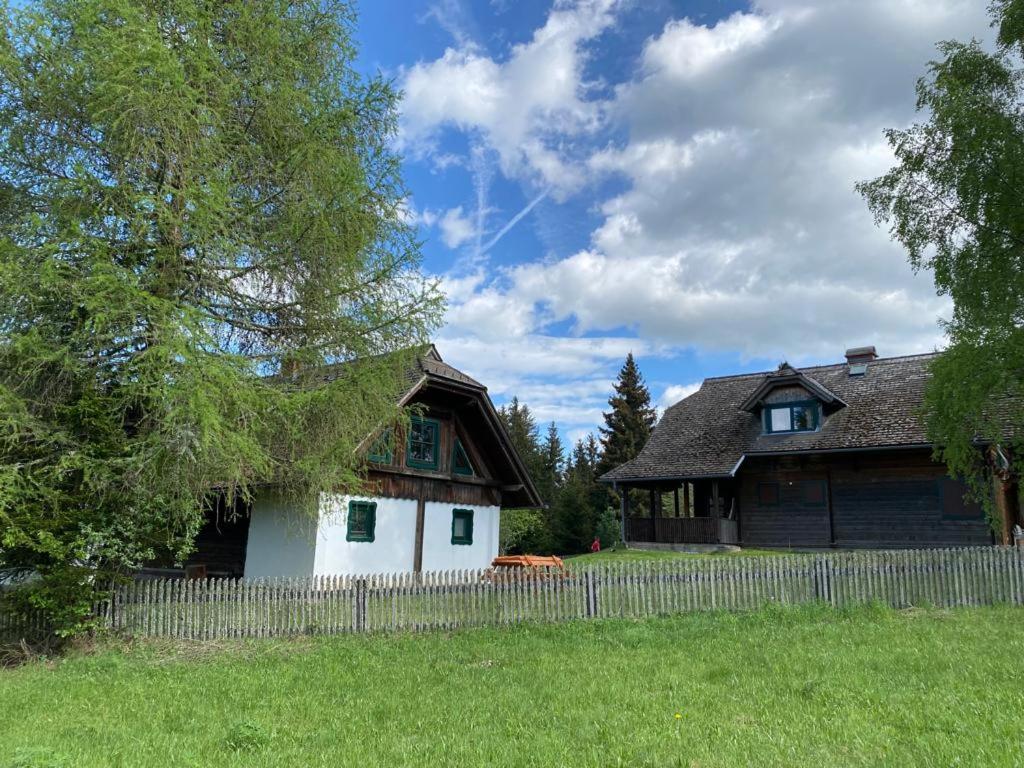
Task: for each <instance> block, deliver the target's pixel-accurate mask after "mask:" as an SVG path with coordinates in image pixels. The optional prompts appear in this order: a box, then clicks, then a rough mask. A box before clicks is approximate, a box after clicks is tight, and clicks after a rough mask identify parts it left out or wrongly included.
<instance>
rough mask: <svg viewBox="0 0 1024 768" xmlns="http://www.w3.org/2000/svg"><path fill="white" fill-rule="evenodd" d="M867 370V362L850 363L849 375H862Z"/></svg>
mask: <svg viewBox="0 0 1024 768" xmlns="http://www.w3.org/2000/svg"><path fill="white" fill-rule="evenodd" d="M867 372H868V364H867V363H850V375H851V376H863V375H864V374H865V373H867Z"/></svg>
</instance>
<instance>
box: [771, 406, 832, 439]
mask: <svg viewBox="0 0 1024 768" xmlns="http://www.w3.org/2000/svg"><path fill="white" fill-rule="evenodd" d="M820 421H821V411H820V408H819V405H818V402H817V401H815V400H802V401H800V402H796V403H778V404H773V405H766V406H765V408H764V431H765V433H767V434H778V433H784V432H813V431H814V430H816V429H817V428H818V424H819V423H820Z"/></svg>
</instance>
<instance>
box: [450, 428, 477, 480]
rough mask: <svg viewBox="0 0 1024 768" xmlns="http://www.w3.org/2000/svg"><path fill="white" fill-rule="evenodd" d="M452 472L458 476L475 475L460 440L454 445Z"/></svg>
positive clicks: (456, 439) (457, 439) (456, 440)
mask: <svg viewBox="0 0 1024 768" xmlns="http://www.w3.org/2000/svg"><path fill="white" fill-rule="evenodd" d="M452 472H453V473H454V474H456V475H474V474H476V473H475V472H474V471H473V465H472V464H471V463H470V461H469V456H467V455H466V449H465V448H464V447H463V446H462V442H461V441H460V440H459V438H457V437H456V438H455V441H454V442H453V443H452Z"/></svg>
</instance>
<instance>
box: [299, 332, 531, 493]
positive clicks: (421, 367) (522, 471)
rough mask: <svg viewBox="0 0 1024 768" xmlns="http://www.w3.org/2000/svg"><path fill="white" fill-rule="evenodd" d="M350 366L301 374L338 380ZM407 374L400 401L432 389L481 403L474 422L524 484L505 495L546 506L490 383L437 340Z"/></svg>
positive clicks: (314, 380)
mask: <svg viewBox="0 0 1024 768" xmlns="http://www.w3.org/2000/svg"><path fill="white" fill-rule="evenodd" d="M347 369H349V364H348V363H344V362H343V363H334V364H331V365H324V366H320V367H319V368H316V369H313V370H308V371H303V372H302V374H301V378H302V382H303V384H302V385H303V386H317V385H319V384H326V383H329V382H331V381H335V380H336V379H338V378H340V377H341V376H343V375H344V374H345V371H346V370H347ZM404 378H405V386H404V388H403V391H402V394H401V396H400V397H399V399H398V402H399V404H400V405H403V406H404V405H407V404H409V403H410V402H412V401H413V400H414V399H415V398H416V397H418V396H422V395H423V394H424V392H425V391H426V390H430V389H434V390H444V391H447V392H455V393H457V394H459V395H465V396H466V397H467V398H468V399H469V400H470V401H471V402H473V403H475V404H476V405H477V406H478V407H477V408H476V409H475V411H476V414H475V416H476V417H475V418H473V420H472V421H473V424H474V425H475V426H477V427H478V428H484V429H486V430H487V432H488V437H489V441H488V442H489V443H490V445H491V446H492V448H493V449H494V451H495V452H496V454H497V457H498V458H499V459H500V460H501V462H502V464H503V465H504V467H505V468H506V470H507V471H508V473H509V474H510V475H511V477H510V478H509V479H514V480H515V484H516V485H518V486H520V487H519V488H518V489H515V490H506V492H505V494H504V496H503V498H508V500H509V501H510V502H511V505H513V506H517V507H541V506H543V502H542V501H541V498H540V494H539V492H538V491H537V488H536V486H535V485H534V484H533V480H532V478H531V477H530V473H529V472H528V471H527V469H526V465H525V464H524V463H523V460H522V457H521V456H520V455H519V453H518V452H517V451H516V449H515V446H514V445H513V444H512V438H511V437H509V434H508V432H507V431H506V430H505V425H504V423H503V422H502V420H501V417H500V416H498V412H497V410H496V409H495V407H494V403H492V402H491V398H490V395H488V394H487V387H485V386H484V385H483V384H481V383H480V382H479V381H477V380H476V379H474V378H473V377H472V376H469V375H467V374H465V373H463V372H462V371H460V370H459V369H458V368H455V367H454V366H452V365H449V364H448V363H446V362H445V361H444V360H443V359H442V357H441V353H440V352H438V351H437V347H436V346H434V345H433V344H430V345H429V346H427V347H426V348H425V349H424V351H423V352H422V353H421V354H419V355H417V356H416V357H415V358H414V359H413V361H412V363H411V364H410V365H409V367H408V368H407V369H406V371H405V373H404ZM371 437H372V435H367V438H366V441H364V445H365V444H366V442H368V441H369V440H370V438H371Z"/></svg>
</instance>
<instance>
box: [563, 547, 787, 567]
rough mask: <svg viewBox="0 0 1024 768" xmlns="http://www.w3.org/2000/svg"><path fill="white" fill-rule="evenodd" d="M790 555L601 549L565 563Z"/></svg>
mask: <svg viewBox="0 0 1024 768" xmlns="http://www.w3.org/2000/svg"><path fill="white" fill-rule="evenodd" d="M784 554H791V553H788V552H786V551H785V550H777V549H741V550H738V551H735V552H701V553H695V552H672V551H665V550H651V549H602V550H601V551H600V552H594V553H590V554H586V555H574V556H571V557H567V558H566V559H565V562H566V564H567V565H569V566H572V567H574V568H581V567H585V566H588V565H606V564H608V563H642V562H652V561H663V560H678V559H680V558H682V559H686V560H692V559H694V558H698V559H699V558H708V557H737V556H740V555H743V556H748V557H755V556H756V557H772V556H777V555H784Z"/></svg>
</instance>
